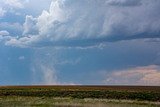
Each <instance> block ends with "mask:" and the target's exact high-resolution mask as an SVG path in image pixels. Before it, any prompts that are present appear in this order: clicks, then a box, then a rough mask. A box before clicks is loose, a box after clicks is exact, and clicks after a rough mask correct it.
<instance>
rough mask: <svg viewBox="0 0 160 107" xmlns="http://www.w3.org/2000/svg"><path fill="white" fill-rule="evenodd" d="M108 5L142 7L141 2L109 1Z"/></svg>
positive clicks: (128, 0) (135, 0)
mask: <svg viewBox="0 0 160 107" xmlns="http://www.w3.org/2000/svg"><path fill="white" fill-rule="evenodd" d="M106 3H107V4H109V5H112V6H139V5H141V4H142V3H141V0H108V1H106Z"/></svg>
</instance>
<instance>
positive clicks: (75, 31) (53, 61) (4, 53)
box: [0, 0, 160, 86]
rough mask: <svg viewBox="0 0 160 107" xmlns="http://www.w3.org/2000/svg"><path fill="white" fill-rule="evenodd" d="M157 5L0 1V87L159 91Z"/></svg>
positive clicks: (129, 0) (154, 1)
mask: <svg viewBox="0 0 160 107" xmlns="http://www.w3.org/2000/svg"><path fill="white" fill-rule="evenodd" d="M159 10H160V0H0V85H144V86H146V85H149V86H160V12H159Z"/></svg>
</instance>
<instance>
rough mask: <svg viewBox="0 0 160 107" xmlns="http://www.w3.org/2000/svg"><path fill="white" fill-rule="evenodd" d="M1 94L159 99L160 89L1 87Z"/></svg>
mask: <svg viewBox="0 0 160 107" xmlns="http://www.w3.org/2000/svg"><path fill="white" fill-rule="evenodd" d="M0 96H30V97H70V98H79V99H83V98H100V99H125V100H142V101H144V100H146V101H159V102H160V91H159V90H157V91H153V90H152V91H143V90H141V91H133V90H132V91H130V90H118V89H117V90H111V89H110V90H105V89H103V90H98V88H97V90H92V88H91V89H90V90H89V89H87V90H85V88H84V90H82V89H80V90H79V89H78V88H75V87H74V89H73V88H71V89H65V87H61V88H54V87H53V88H44V87H43V88H40V87H38V88H35V87H34V88H31V87H30V88H0Z"/></svg>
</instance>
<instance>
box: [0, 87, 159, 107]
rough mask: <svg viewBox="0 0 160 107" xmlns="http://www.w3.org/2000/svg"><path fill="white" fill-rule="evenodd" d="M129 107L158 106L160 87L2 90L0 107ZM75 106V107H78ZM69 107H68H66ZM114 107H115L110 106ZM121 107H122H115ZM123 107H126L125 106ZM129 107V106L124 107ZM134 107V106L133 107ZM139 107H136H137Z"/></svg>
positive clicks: (0, 89) (12, 88)
mask: <svg viewBox="0 0 160 107" xmlns="http://www.w3.org/2000/svg"><path fill="white" fill-rule="evenodd" d="M94 103H95V104H101V106H100V107H102V105H103V104H110V103H123V104H127V103H131V104H141V105H145V106H144V107H146V105H147V107H152V106H153V107H159V106H160V87H142V86H3V87H0V107H5V106H7V105H8V106H10V105H16V106H14V107H18V106H17V105H19V106H25V107H26V106H42V107H48V106H50V105H57V106H58V105H63V107H64V105H71V104H72V105H77V106H78V105H79V106H80V105H87V107H88V106H89V105H88V104H93V105H95V104H94ZM23 104H24V105H23ZM77 106H76V107H77ZM58 107H59V106H58ZM67 107H70V106H67ZM113 107H116V106H113ZM117 107H121V106H117ZM122 107H125V106H124V105H123V106H122ZM126 107H128V106H126ZM133 107H137V106H133ZM138 107H139V106H138Z"/></svg>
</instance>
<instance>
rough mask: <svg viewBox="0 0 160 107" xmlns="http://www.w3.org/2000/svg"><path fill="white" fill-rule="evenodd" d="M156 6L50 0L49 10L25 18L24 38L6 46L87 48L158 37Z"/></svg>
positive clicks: (115, 0)
mask: <svg viewBox="0 0 160 107" xmlns="http://www.w3.org/2000/svg"><path fill="white" fill-rule="evenodd" d="M159 5H160V1H158V0H53V1H52V3H51V5H50V9H49V11H46V10H44V11H43V12H42V14H41V15H40V16H38V17H37V18H33V16H26V22H25V24H24V33H23V36H24V37H20V38H18V39H14V40H10V41H7V42H6V45H15V46H17V45H19V44H21V46H23V45H24V46H26V45H33V44H34V45H35V44H36V45H37V44H39V46H44V45H53V46H88V45H94V44H97V43H102V42H106V41H117V40H126V39H137V38H159V37H160V36H159V33H160V14H159V10H160V7H159ZM23 38H25V41H24V39H23ZM21 40H23V41H21ZM16 42H17V43H18V44H17V43H16Z"/></svg>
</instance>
